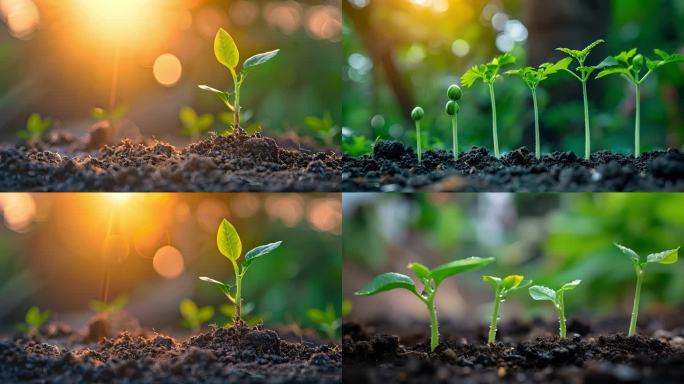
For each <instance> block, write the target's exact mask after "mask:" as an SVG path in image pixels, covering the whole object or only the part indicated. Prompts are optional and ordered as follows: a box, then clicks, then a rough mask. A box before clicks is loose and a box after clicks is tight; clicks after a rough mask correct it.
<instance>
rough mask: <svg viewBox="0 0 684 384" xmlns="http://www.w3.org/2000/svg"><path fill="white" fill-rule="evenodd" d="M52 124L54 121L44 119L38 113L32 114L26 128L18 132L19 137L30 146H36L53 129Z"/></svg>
mask: <svg viewBox="0 0 684 384" xmlns="http://www.w3.org/2000/svg"><path fill="white" fill-rule="evenodd" d="M52 124H53V121H52V119H49V118H45V119H43V118H42V117H40V115H39V114H37V113H34V114H31V116H29V118H28V120H27V121H26V128H24V129H22V130H21V131H19V132H17V137H18V138H20V139H21V140H24V141H25V142H27V143H29V144H35V143H37V142H38V141H39V140H40V139H41V137H43V135H44V134H45V132H47V131H48V130H49V129H50V127H52Z"/></svg>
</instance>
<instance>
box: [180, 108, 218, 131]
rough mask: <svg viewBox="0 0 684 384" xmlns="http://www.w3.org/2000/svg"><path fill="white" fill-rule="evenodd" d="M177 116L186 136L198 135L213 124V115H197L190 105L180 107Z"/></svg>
mask: <svg viewBox="0 0 684 384" xmlns="http://www.w3.org/2000/svg"><path fill="white" fill-rule="evenodd" d="M178 118H179V119H180V121H181V123H183V134H185V135H186V136H196V135H199V134H200V133H202V132H204V131H207V130H209V128H211V127H212V125H214V115H212V114H210V113H207V114H203V115H198V114H197V112H195V110H194V109H192V108H191V107H183V108H181V110H180V112H179V113H178Z"/></svg>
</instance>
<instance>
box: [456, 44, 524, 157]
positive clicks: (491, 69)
mask: <svg viewBox="0 0 684 384" xmlns="http://www.w3.org/2000/svg"><path fill="white" fill-rule="evenodd" d="M511 64H515V57H513V56H512V55H511V54H510V53H505V54H503V55H501V56H499V57H495V58H494V59H493V60H492V61H491V62H489V63H487V64H481V65H476V66H474V67H472V68H470V70H468V72H466V73H465V74H464V75H463V76H461V83H463V85H465V86H466V87H468V88H470V87H472V86H473V84H475V82H476V81H477V80H478V79H479V80H482V82H483V83H485V84H487V85H488V86H489V97H490V99H491V102H492V137H493V139H494V156H496V158H497V159H498V158H499V157H500V156H499V134H498V130H497V125H496V99H495V98H494V82H495V81H496V80H497V79H498V78H500V77H501V74H500V73H499V71H500V70H501V68H503V67H505V66H507V65H511Z"/></svg>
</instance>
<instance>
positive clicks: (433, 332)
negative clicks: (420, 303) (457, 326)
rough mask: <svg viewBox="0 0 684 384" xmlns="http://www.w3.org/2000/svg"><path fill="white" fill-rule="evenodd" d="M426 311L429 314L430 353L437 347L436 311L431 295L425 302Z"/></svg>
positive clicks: (437, 325)
mask: <svg viewBox="0 0 684 384" xmlns="http://www.w3.org/2000/svg"><path fill="white" fill-rule="evenodd" d="M426 304H427V306H428V311H429V312H430V351H434V350H435V348H437V345H439V324H438V322H437V310H436V309H435V297H434V295H432V296H431V297H430V298H429V299H428V300H427V303H426Z"/></svg>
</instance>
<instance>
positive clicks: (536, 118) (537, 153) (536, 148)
mask: <svg viewBox="0 0 684 384" xmlns="http://www.w3.org/2000/svg"><path fill="white" fill-rule="evenodd" d="M532 103H533V104H534V155H535V157H536V158H537V160H539V157H540V156H541V149H540V144H539V107H538V105H537V88H532Z"/></svg>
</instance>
